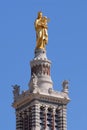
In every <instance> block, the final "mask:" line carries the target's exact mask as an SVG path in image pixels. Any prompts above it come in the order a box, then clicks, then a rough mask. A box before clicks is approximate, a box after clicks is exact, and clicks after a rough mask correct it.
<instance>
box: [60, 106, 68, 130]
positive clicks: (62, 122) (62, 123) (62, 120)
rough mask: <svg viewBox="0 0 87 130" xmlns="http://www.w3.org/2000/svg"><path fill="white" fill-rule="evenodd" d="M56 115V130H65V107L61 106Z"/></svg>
mask: <svg viewBox="0 0 87 130" xmlns="http://www.w3.org/2000/svg"><path fill="white" fill-rule="evenodd" d="M58 115H59V117H58V130H67V121H66V105H62V106H61V108H60V109H59V112H58Z"/></svg>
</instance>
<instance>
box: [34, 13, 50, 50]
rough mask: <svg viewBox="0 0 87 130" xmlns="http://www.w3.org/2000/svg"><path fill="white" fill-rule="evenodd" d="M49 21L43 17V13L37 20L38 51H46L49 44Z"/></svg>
mask: <svg viewBox="0 0 87 130" xmlns="http://www.w3.org/2000/svg"><path fill="white" fill-rule="evenodd" d="M48 21H49V19H48V18H47V17H43V16H42V12H38V17H37V19H36V20H35V30H36V49H45V45H46V44H47V43H48V32H47V30H48V26H47V23H48Z"/></svg>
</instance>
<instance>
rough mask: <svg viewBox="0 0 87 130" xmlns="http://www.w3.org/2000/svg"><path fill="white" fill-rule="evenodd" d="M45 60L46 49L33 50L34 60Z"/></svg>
mask: <svg viewBox="0 0 87 130" xmlns="http://www.w3.org/2000/svg"><path fill="white" fill-rule="evenodd" d="M37 58H38V59H47V56H46V49H35V57H34V59H37Z"/></svg>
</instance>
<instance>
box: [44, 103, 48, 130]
mask: <svg viewBox="0 0 87 130" xmlns="http://www.w3.org/2000/svg"><path fill="white" fill-rule="evenodd" d="M47 110H48V107H47V106H45V130H46V129H47Z"/></svg>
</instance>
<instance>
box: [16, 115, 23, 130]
mask: <svg viewBox="0 0 87 130" xmlns="http://www.w3.org/2000/svg"><path fill="white" fill-rule="evenodd" d="M16 130H23V121H22V117H21V115H20V114H17V115H16Z"/></svg>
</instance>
